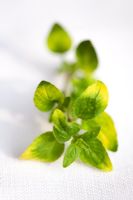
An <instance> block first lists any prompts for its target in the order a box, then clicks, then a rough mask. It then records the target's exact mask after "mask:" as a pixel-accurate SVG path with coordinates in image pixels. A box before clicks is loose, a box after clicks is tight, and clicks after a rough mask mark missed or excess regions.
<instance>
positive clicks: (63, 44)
mask: <svg viewBox="0 0 133 200" xmlns="http://www.w3.org/2000/svg"><path fill="white" fill-rule="evenodd" d="M47 44H48V48H49V49H50V50H51V51H53V52H54V53H65V52H66V51H68V50H69V49H70V48H71V45H72V40H71V38H70V36H69V34H68V33H67V31H66V30H65V29H64V28H63V27H62V26H61V25H59V24H54V25H53V26H52V28H51V30H50V32H49V34H48V38H47Z"/></svg>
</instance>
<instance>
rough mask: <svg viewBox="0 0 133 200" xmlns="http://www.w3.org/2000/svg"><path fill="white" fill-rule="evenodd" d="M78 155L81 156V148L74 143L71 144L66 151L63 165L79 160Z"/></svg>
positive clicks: (66, 165)
mask: <svg viewBox="0 0 133 200" xmlns="http://www.w3.org/2000/svg"><path fill="white" fill-rule="evenodd" d="M78 156H79V148H78V147H77V146H76V144H74V143H73V144H70V145H69V146H68V148H67V150H66V152H65V156H64V160H63V167H68V166H69V165H70V164H72V163H73V162H74V161H75V160H77V158H78Z"/></svg>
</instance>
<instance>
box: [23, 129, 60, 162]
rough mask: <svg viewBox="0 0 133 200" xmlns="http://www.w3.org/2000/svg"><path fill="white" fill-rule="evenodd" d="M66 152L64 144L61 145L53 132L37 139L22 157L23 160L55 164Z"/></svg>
mask: <svg viewBox="0 0 133 200" xmlns="http://www.w3.org/2000/svg"><path fill="white" fill-rule="evenodd" d="M63 151H64V144H59V143H58V142H57V141H56V140H55V137H54V136H53V133H52V132H46V133H43V134H42V135H40V136H39V137H37V138H36V139H35V140H34V141H33V143H32V144H31V145H30V146H29V147H28V148H27V149H26V151H25V152H24V153H23V154H22V155H21V157H20V158H21V159H26V160H38V161H42V162H53V161H55V160H57V159H58V158H59V157H60V156H61V154H62V153H63Z"/></svg>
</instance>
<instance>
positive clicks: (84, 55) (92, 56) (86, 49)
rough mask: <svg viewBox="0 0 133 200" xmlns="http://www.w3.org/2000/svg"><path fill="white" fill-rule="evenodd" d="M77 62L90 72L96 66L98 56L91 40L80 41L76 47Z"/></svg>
mask: <svg viewBox="0 0 133 200" xmlns="http://www.w3.org/2000/svg"><path fill="white" fill-rule="evenodd" d="M76 56H77V61H78V64H79V66H80V67H81V68H83V69H85V70H86V71H89V72H92V71H94V70H95V69H96V68H97V66H98V57H97V54H96V51H95V49H94V47H93V45H92V43H91V41H89V40H86V41H83V42H81V43H80V44H79V45H78V47H77V49H76Z"/></svg>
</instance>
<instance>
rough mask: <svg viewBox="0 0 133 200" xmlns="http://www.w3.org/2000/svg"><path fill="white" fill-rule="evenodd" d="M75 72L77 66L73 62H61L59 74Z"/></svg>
mask: <svg viewBox="0 0 133 200" xmlns="http://www.w3.org/2000/svg"><path fill="white" fill-rule="evenodd" d="M76 70H77V64H76V63H75V62H66V61H65V62H63V63H61V65H60V66H59V72H61V73H62V72H68V73H70V74H71V73H73V72H75V71H76Z"/></svg>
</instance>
